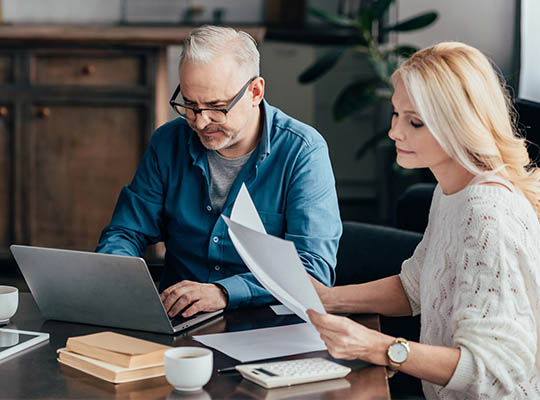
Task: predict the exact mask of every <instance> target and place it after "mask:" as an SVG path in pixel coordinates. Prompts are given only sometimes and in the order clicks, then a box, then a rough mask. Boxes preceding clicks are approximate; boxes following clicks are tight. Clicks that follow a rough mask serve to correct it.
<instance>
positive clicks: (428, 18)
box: [384, 11, 438, 32]
mask: <svg viewBox="0 0 540 400" xmlns="http://www.w3.org/2000/svg"><path fill="white" fill-rule="evenodd" d="M437 17H438V14H437V13H436V12H435V11H432V12H428V13H425V14H422V15H417V16H416V17H412V18H410V19H408V20H406V21H403V22H398V23H397V24H395V25H393V26H387V27H386V28H385V29H384V30H385V31H386V32H389V31H399V32H405V31H414V30H416V29H421V28H424V27H426V26H428V25H431V24H432V23H433V22H435V20H436V19H437Z"/></svg>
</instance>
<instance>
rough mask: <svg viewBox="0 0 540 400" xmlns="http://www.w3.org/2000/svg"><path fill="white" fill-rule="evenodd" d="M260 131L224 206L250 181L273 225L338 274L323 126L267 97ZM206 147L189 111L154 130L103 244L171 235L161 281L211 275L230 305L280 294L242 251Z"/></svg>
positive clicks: (322, 272)
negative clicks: (214, 185)
mask: <svg viewBox="0 0 540 400" xmlns="http://www.w3.org/2000/svg"><path fill="white" fill-rule="evenodd" d="M262 111H263V113H262V114H261V117H263V118H264V125H263V132H262V137H261V140H260V142H259V144H258V145H257V147H256V149H255V150H254V151H253V153H252V155H251V157H250V158H249V160H248V162H247V163H246V164H245V165H244V167H243V169H242V170H241V171H240V173H239V174H238V176H237V178H236V180H235V182H234V183H233V185H232V187H231V189H230V192H229V196H228V198H227V201H226V202H225V204H224V206H223V210H222V213H223V214H224V215H226V216H230V214H231V210H232V206H233V203H234V200H235V199H236V195H237V194H238V191H239V189H240V186H241V184H242V182H245V184H246V186H247V189H248V191H249V193H250V195H251V197H252V199H253V202H254V204H255V206H256V208H257V210H258V212H259V215H260V216H261V220H262V222H263V224H264V226H265V229H266V231H267V232H268V233H269V234H271V235H275V236H279V237H282V238H285V239H287V240H291V241H293V242H294V244H295V245H296V249H297V251H298V254H299V256H300V259H301V260H302V262H303V264H304V266H305V267H306V270H307V271H308V272H309V273H310V274H311V275H313V276H314V277H316V278H318V279H319V280H320V281H321V282H323V283H325V284H326V285H332V284H333V282H334V278H335V276H334V269H335V264H336V252H337V247H338V242H339V238H340V236H341V230H342V228H341V221H340V216H339V209H338V202H337V196H336V190H335V182H334V176H333V173H332V167H331V165H330V159H329V156H328V148H327V145H326V142H325V141H324V139H323V138H322V137H321V135H320V134H319V133H318V132H317V131H316V130H315V129H313V128H312V127H310V126H308V125H306V124H303V123H301V122H299V121H297V120H295V119H293V118H291V117H289V116H287V115H286V114H284V113H283V112H282V111H280V110H278V109H277V108H274V107H272V106H270V105H268V103H266V102H265V101H263V105H262ZM210 178H211V177H210V175H209V169H208V161H207V156H206V149H205V148H204V147H203V145H202V144H201V142H200V140H199V138H198V137H197V134H196V133H195V132H193V130H191V128H190V127H189V126H188V124H187V123H186V122H185V121H184V120H183V119H180V118H179V119H176V120H173V121H171V122H168V123H166V124H165V125H163V126H161V127H160V128H159V129H157V130H156V132H155V133H154V135H153V136H152V139H151V141H150V145H149V147H148V149H147V150H146V152H145V153H144V155H143V158H142V161H141V163H140V165H139V167H138V169H137V172H136V173H135V176H134V178H133V181H132V182H131V184H129V185H126V186H125V187H124V188H123V189H122V191H121V193H120V197H119V199H118V202H117V204H116V208H115V210H114V214H113V216H112V220H111V223H110V225H108V226H107V227H106V228H105V229H104V230H103V233H102V235H101V239H100V242H99V245H98V247H97V251H99V252H102V253H112V254H123V255H131V256H139V257H140V256H142V255H143V254H144V252H145V249H146V246H147V245H148V244H150V243H156V242H158V241H162V240H163V241H164V242H165V247H166V255H165V269H164V272H163V275H162V277H161V279H160V290H163V289H165V288H167V287H169V286H170V285H173V284H175V283H176V282H179V281H181V280H191V281H196V282H212V283H218V284H220V285H222V286H223V287H224V288H225V289H226V290H227V292H228V294H229V303H228V305H227V307H228V308H234V307H239V306H248V305H260V304H265V303H269V302H271V301H274V298H273V297H272V296H271V295H270V294H269V293H268V292H267V291H266V290H265V289H264V288H263V287H262V286H261V285H260V284H259V283H258V281H257V280H256V278H255V277H254V276H253V275H252V274H251V273H250V272H249V270H248V269H247V267H246V266H245V265H244V263H243V262H242V260H241V259H240V257H239V256H238V254H237V252H236V250H235V248H234V246H233V244H232V242H231V239H230V238H229V235H228V233H227V226H226V224H225V222H224V221H223V219H222V218H219V214H218V213H216V212H214V210H213V208H212V205H211V202H210V196H209V189H208V188H209V180H210Z"/></svg>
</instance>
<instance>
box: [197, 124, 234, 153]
mask: <svg viewBox="0 0 540 400" xmlns="http://www.w3.org/2000/svg"><path fill="white" fill-rule="evenodd" d="M205 131H210V132H221V135H219V136H218V137H212V136H204V131H202V132H200V131H196V132H197V135H198V136H199V140H200V141H201V143H202V145H203V146H204V147H205V148H206V149H208V150H222V149H226V148H227V147H229V146H230V145H231V144H232V143H231V142H232V141H233V140H234V139H235V138H236V136H237V134H236V133H234V132H226V131H223V130H220V129H205Z"/></svg>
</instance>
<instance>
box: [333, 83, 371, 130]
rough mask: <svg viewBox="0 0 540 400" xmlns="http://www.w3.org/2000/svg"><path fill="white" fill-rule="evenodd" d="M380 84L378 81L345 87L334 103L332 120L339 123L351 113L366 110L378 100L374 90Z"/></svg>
mask: <svg viewBox="0 0 540 400" xmlns="http://www.w3.org/2000/svg"><path fill="white" fill-rule="evenodd" d="M380 84H381V81H380V80H379V79H370V80H368V81H357V82H353V83H352V84H350V85H349V86H347V87H346V88H345V89H344V90H343V91H342V92H341V93H340V94H339V96H338V98H337V99H336V101H335V102H334V107H333V112H334V119H335V120H336V121H341V120H342V119H344V118H345V117H347V116H349V115H350V114H352V113H353V112H355V111H357V110H360V109H363V108H366V107H368V106H370V105H372V104H374V103H375V102H376V101H378V100H379V96H377V93H376V89H377V87H378V86H379V85H380Z"/></svg>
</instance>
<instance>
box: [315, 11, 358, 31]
mask: <svg viewBox="0 0 540 400" xmlns="http://www.w3.org/2000/svg"><path fill="white" fill-rule="evenodd" d="M309 13H310V14H311V15H313V16H314V17H317V18H319V19H321V20H323V21H325V22H328V23H329V24H332V25H337V26H343V27H356V28H358V23H357V22H356V21H355V20H354V19H350V18H346V17H342V16H340V15H337V14H334V13H330V12H328V11H325V10H321V9H319V8H310V9H309Z"/></svg>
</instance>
